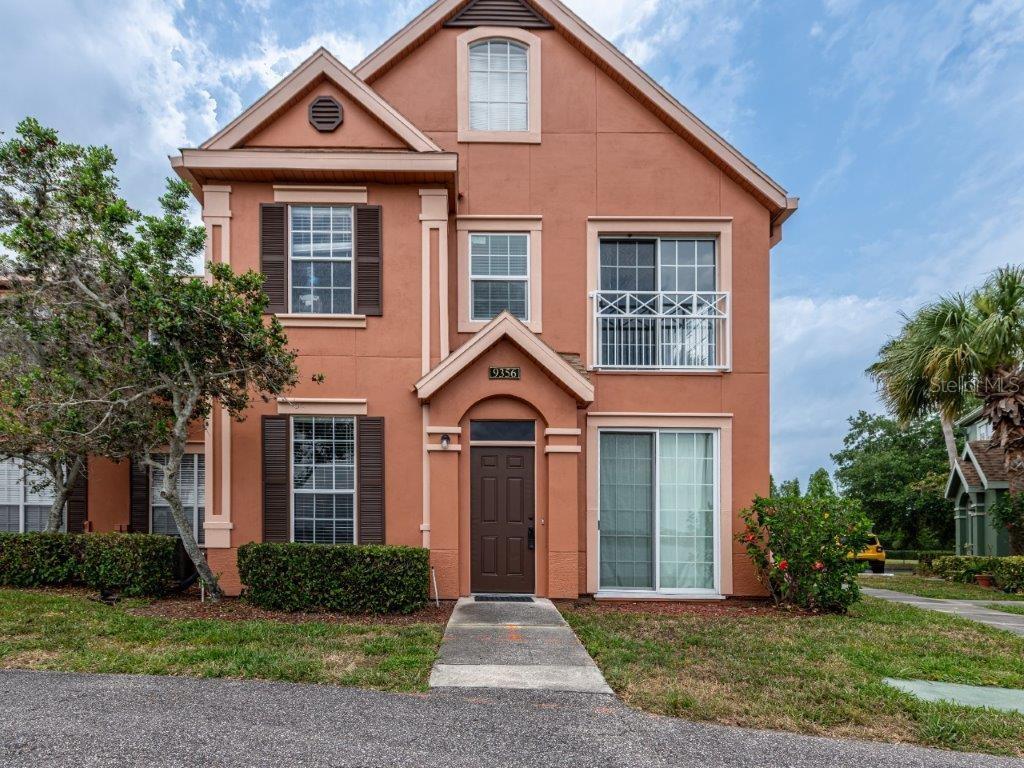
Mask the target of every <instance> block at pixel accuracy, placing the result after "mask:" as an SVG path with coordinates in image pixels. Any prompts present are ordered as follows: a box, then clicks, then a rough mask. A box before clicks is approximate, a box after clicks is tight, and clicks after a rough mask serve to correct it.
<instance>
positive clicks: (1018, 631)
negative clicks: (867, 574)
mask: <svg viewBox="0 0 1024 768" xmlns="http://www.w3.org/2000/svg"><path fill="white" fill-rule="evenodd" d="M861 592H863V593H864V594H865V595H870V596H871V597H877V598H878V599H880V600H888V601H889V602H890V603H903V604H904V605H912V606H914V607H915V608H923V609H924V610H926V611H936V612H938V613H950V614H953V615H954V616H959V617H960V618H962V619H970V620H971V621H976V622H978V623H979V624H985V625H986V626H989V627H995V628H996V629H1002V630H1005V631H1007V632H1012V633H1013V634H1015V635H1020V636H1021V637H1024V616H1022V615H1020V614H1016V613H1005V612H1004V611H997V610H995V609H993V608H988V607H987V606H989V605H991V604H992V603H996V602H1000V601H998V600H940V599H938V598H935V597H919V596H918V595H908V594H906V593H905V592H895V591H893V590H891V589H877V588H875V587H861ZM1019 604H1020V605H1024V603H1019Z"/></svg>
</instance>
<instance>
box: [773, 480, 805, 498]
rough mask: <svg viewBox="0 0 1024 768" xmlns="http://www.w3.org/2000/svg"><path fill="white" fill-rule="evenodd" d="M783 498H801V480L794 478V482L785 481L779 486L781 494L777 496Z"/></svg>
mask: <svg viewBox="0 0 1024 768" xmlns="http://www.w3.org/2000/svg"><path fill="white" fill-rule="evenodd" d="M777 495H778V496H780V497H783V498H793V499H799V498H800V478H799V477H794V478H793V479H792V480H783V481H782V484H781V485H780V486H779V492H778V494H777Z"/></svg>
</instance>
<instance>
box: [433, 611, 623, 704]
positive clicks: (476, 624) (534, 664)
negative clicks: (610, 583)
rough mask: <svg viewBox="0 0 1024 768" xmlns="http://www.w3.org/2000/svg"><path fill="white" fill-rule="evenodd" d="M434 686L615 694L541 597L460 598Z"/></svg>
mask: <svg viewBox="0 0 1024 768" xmlns="http://www.w3.org/2000/svg"><path fill="white" fill-rule="evenodd" d="M430 686H431V687H432V688H519V689H531V690H545V691H572V692H576V693H600V694H610V693H611V692H612V690H611V688H609V687H608V683H606V682H605V679H604V676H603V675H602V674H601V671H600V670H599V669H598V668H597V665H596V664H594V660H593V659H591V658H590V655H589V654H588V653H587V651H586V649H585V648H584V647H583V645H582V644H581V643H580V641H579V640H578V639H577V638H576V635H575V634H574V633H573V631H572V629H570V628H569V625H568V624H566V623H565V619H563V618H562V615H561V614H560V613H559V612H558V609H557V608H555V606H554V605H553V604H552V603H551V601H550V600H545V599H543V598H534V599H533V602H530V603H511V602H477V601H476V600H475V599H474V598H472V597H464V598H461V599H460V600H459V602H458V603H457V604H456V606H455V610H454V611H453V612H452V616H451V619H449V621H448V626H447V627H446V628H445V632H444V642H443V643H442V644H441V651H440V654H439V656H438V660H437V663H436V664H435V665H434V669H433V671H432V672H431V675H430Z"/></svg>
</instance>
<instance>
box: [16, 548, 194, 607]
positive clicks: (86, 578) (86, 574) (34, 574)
mask: <svg viewBox="0 0 1024 768" xmlns="http://www.w3.org/2000/svg"><path fill="white" fill-rule="evenodd" d="M176 546H177V539H176V538H174V537H172V536H158V535H152V534H143V533H87V534H78V533H3V534H0V584H3V585H5V586H12V587H44V586H60V585H66V584H82V583H84V584H85V585H86V586H88V587H91V588H93V589H100V590H109V591H112V592H119V593H120V594H122V595H126V596H129V597H142V596H154V597H156V596H160V595H162V594H164V593H165V592H166V591H167V589H168V587H170V585H171V584H172V582H173V580H174V576H173V574H174V551H175V547H176Z"/></svg>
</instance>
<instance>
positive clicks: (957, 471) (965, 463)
mask: <svg viewBox="0 0 1024 768" xmlns="http://www.w3.org/2000/svg"><path fill="white" fill-rule="evenodd" d="M958 479H959V480H960V483H961V484H962V485H963V487H964V490H966V491H980V490H982V489H983V488H984V487H985V486H984V485H982V482H981V478H980V477H979V476H978V471H977V469H975V467H974V464H973V463H972V462H971V460H970V459H968V458H967V451H966V450H965V451H964V457H963V458H960V459H957V462H956V466H955V467H953V469H952V470H950V473H949V480H947V481H946V493H945V496H946V498H947V499H949V498H952V496H951V494H952V492H953V483H954V481H956V480H958Z"/></svg>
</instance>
